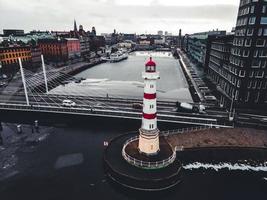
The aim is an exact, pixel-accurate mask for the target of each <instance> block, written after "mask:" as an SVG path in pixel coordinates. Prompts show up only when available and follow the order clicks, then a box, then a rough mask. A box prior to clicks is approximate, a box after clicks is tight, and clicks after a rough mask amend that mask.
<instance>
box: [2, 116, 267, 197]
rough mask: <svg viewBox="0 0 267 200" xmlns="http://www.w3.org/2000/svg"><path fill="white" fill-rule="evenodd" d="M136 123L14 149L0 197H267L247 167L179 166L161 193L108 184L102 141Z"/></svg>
mask: <svg viewBox="0 0 267 200" xmlns="http://www.w3.org/2000/svg"><path fill="white" fill-rule="evenodd" d="M89 123H91V124H89ZM139 126H140V123H139V122H137V121H135V122H129V121H128V122H127V121H124V122H123V123H122V122H121V121H118V120H113V121H103V123H102V124H98V123H95V122H93V121H92V122H88V124H87V125H86V126H80V127H70V126H61V127H58V128H54V130H53V132H52V133H51V134H50V135H49V137H48V138H47V139H46V140H44V141H42V142H41V143H40V144H38V145H37V146H34V147H25V148H24V149H23V151H22V150H18V151H17V153H16V155H17V156H18V163H17V165H16V166H14V167H11V168H9V169H5V170H9V173H10V174H11V175H10V177H9V178H6V179H4V180H2V181H1V182H0V184H1V185H0V199H1V200H12V199H25V200H26V199H27V200H30V199H44V200H48V199H118V200H119V199H184V200H191V199H192V200H193V199H194V200H195V199H205V200H206V199H216V200H231V199H233V200H236V199H238V200H239V199H242V200H246V199H247V200H252V199H253V200H254V199H255V200H266V199H267V181H266V180H264V179H263V177H264V176H263V175H262V173H261V174H259V173H257V172H249V171H231V172H229V171H228V170H219V171H218V172H216V171H214V170H201V171H200V170H184V171H183V181H182V183H181V184H180V185H178V186H177V187H176V188H174V189H173V190H172V191H169V192H167V193H139V192H133V191H128V190H126V189H123V188H119V187H117V186H115V185H113V184H112V183H110V182H109V181H108V180H107V177H106V176H105V173H104V170H103V161H102V158H103V151H104V148H105V147H104V141H109V140H110V139H111V138H113V137H114V136H116V135H119V134H122V133H125V132H129V131H132V130H137V129H138V128H139ZM168 128H170V129H173V128H177V127H175V126H170V125H164V124H161V125H160V129H161V130H163V129H168ZM5 130H6V131H8V128H6V127H5V126H4V131H5ZM118 156H119V155H118ZM1 170H4V169H1ZM12 171H13V172H14V171H16V174H15V175H13V176H12Z"/></svg>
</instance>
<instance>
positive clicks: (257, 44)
mask: <svg viewBox="0 0 267 200" xmlns="http://www.w3.org/2000/svg"><path fill="white" fill-rule="evenodd" d="M264 45H265V40H263V39H258V40H257V42H256V46H257V47H264Z"/></svg>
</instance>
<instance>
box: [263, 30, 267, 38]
mask: <svg viewBox="0 0 267 200" xmlns="http://www.w3.org/2000/svg"><path fill="white" fill-rule="evenodd" d="M263 35H264V36H267V28H265V29H264V30H263Z"/></svg>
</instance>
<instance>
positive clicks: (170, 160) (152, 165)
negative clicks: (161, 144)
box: [122, 136, 176, 169]
mask: <svg viewBox="0 0 267 200" xmlns="http://www.w3.org/2000/svg"><path fill="white" fill-rule="evenodd" d="M138 139H139V136H135V137H132V138H130V139H128V140H127V141H126V142H125V143H124V145H123V148H122V156H123V158H124V159H125V160H126V161H127V162H128V163H130V164H131V165H134V166H136V167H139V168H145V169H159V168H164V167H167V166H168V165H170V164H171V163H173V162H174V161H175V159H176V151H173V154H172V155H171V156H170V157H169V158H167V159H165V160H162V161H156V162H147V161H142V160H139V159H136V158H134V157H132V156H130V155H129V154H127V153H126V151H125V149H126V147H127V146H128V145H129V144H130V143H131V142H134V141H136V140H138Z"/></svg>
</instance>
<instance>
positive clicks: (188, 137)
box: [167, 128, 267, 149]
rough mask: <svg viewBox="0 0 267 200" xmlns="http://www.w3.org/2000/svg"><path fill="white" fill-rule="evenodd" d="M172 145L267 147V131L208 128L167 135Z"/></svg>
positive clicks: (187, 146)
mask: <svg viewBox="0 0 267 200" xmlns="http://www.w3.org/2000/svg"><path fill="white" fill-rule="evenodd" d="M167 141H168V142H169V143H170V144H171V145H172V147H178V149H179V148H181V147H183V148H201V147H244V148H266V149H267V131H266V130H257V129H248V128H234V129H228V128H221V129H207V130H199V131H192V132H186V133H182V134H173V135H170V136H168V137H167Z"/></svg>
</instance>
